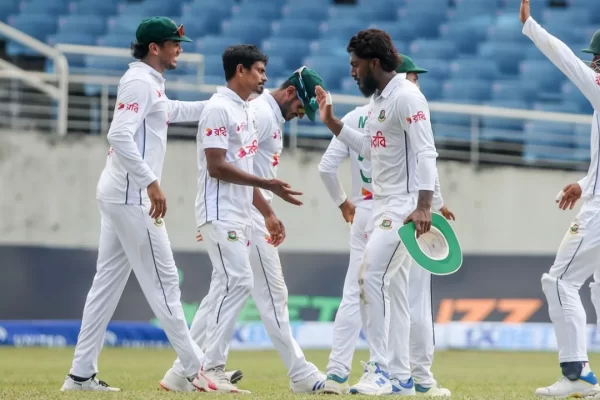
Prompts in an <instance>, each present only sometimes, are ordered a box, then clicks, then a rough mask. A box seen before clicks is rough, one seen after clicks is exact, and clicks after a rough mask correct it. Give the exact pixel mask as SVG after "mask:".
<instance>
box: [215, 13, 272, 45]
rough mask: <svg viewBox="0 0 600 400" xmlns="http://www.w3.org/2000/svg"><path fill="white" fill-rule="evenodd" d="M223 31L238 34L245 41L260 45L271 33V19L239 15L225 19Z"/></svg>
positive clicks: (227, 33)
mask: <svg viewBox="0 0 600 400" xmlns="http://www.w3.org/2000/svg"><path fill="white" fill-rule="evenodd" d="M221 28H222V29H221V33H223V34H225V35H227V36H237V37H239V38H241V39H242V40H243V42H244V43H248V44H254V45H259V44H260V43H261V42H262V41H263V40H264V39H265V38H266V37H267V36H269V34H270V33H271V24H270V21H267V20H262V19H245V18H242V17H238V18H235V19H229V20H225V21H223V23H222V25H221Z"/></svg>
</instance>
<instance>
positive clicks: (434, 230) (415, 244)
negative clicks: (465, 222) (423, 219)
mask: <svg viewBox="0 0 600 400" xmlns="http://www.w3.org/2000/svg"><path fill="white" fill-rule="evenodd" d="M398 235H399V236H400V239H401V240H402V243H403V244H404V247H405V248H406V250H407V252H408V254H409V255H410V257H411V258H412V259H413V260H414V261H415V262H416V263H417V264H418V265H419V266H420V267H421V268H424V269H425V270H427V271H429V272H431V273H432V274H434V275H450V274H453V273H455V272H456V271H458V270H459V269H460V267H461V266H462V262H463V255H462V249H461V247H460V243H459V242H458V239H457V237H456V234H455V233H454V230H453V229H452V226H450V224H449V223H448V221H447V220H446V218H444V217H443V216H441V215H440V214H438V213H432V215H431V230H430V231H429V232H427V233H425V234H423V235H421V237H419V239H418V240H417V238H416V229H415V224H414V223H413V222H412V221H411V222H409V223H408V224H406V225H404V226H402V227H401V228H400V229H398ZM419 242H421V243H423V244H424V247H425V248H428V249H429V250H433V251H436V250H437V251H442V252H445V251H444V250H446V251H447V254H446V255H445V256H443V257H436V258H432V257H430V256H429V255H427V254H425V253H424V252H423V251H422V250H421V247H420V246H419ZM440 246H441V247H440ZM444 247H445V249H444Z"/></svg>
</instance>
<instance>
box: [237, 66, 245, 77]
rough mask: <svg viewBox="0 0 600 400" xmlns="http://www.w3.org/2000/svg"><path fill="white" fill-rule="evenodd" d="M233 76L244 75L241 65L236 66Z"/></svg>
mask: <svg viewBox="0 0 600 400" xmlns="http://www.w3.org/2000/svg"><path fill="white" fill-rule="evenodd" d="M235 74H236V75H240V76H241V75H243V74H244V66H243V65H242V64H238V65H237V67H235Z"/></svg>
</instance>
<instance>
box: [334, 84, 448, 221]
mask: <svg viewBox="0 0 600 400" xmlns="http://www.w3.org/2000/svg"><path fill="white" fill-rule="evenodd" d="M369 107H370V115H369V117H368V119H367V123H366V124H365V130H364V134H363V133H361V132H358V131H357V130H355V129H353V128H352V127H351V126H349V124H344V126H343V128H342V131H341V132H340V134H339V136H338V138H339V139H340V140H341V141H342V142H344V143H346V144H347V145H348V146H350V148H352V149H353V150H354V151H356V152H357V153H359V154H361V155H363V156H364V157H365V158H367V159H370V160H371V170H372V184H373V194H374V201H375V204H374V207H375V208H376V209H377V211H376V214H381V213H385V214H386V215H388V216H390V217H394V216H395V217H397V218H403V217H404V216H401V215H396V212H395V210H400V209H402V207H405V203H406V199H407V198H410V197H411V196H416V195H417V194H418V191H419V190H431V191H434V190H435V181H436V177H437V168H436V167H435V160H436V158H437V155H438V154H437V151H436V148H435V143H434V140H433V132H432V130H431V122H430V114H429V106H428V104H427V100H425V97H424V96H423V94H422V93H421V91H420V90H419V88H418V87H417V86H416V85H414V84H413V83H412V82H410V81H408V80H406V77H405V74H397V75H396V76H395V77H394V78H393V79H392V80H391V81H390V82H389V83H388V84H387V86H386V87H385V89H384V90H383V91H382V92H381V93H380V94H375V95H374V96H372V97H371V100H370V102H369Z"/></svg>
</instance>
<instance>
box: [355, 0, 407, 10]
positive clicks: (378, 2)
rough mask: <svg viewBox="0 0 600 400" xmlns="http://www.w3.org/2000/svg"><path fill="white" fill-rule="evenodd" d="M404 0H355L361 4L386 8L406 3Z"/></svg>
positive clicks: (394, 7) (393, 7)
mask: <svg viewBox="0 0 600 400" xmlns="http://www.w3.org/2000/svg"><path fill="white" fill-rule="evenodd" d="M406 2H407V0H357V4H358V5H361V6H364V5H369V6H371V7H377V8H384V9H388V10H390V9H396V8H399V7H403V6H405V5H406Z"/></svg>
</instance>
